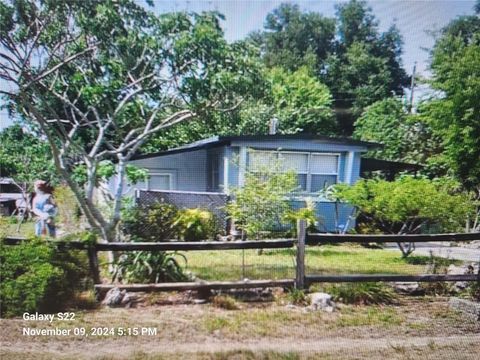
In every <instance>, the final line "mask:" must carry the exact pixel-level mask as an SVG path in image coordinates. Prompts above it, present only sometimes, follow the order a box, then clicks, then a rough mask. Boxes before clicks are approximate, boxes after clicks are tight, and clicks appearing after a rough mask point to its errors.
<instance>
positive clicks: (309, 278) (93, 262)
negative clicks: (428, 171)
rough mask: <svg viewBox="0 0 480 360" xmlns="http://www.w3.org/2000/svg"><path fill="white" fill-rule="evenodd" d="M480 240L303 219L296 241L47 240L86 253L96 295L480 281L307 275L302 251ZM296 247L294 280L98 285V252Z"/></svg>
mask: <svg viewBox="0 0 480 360" xmlns="http://www.w3.org/2000/svg"><path fill="white" fill-rule="evenodd" d="M472 240H480V233H466V234H429V235H424V234H420V235H349V234H307V232H306V224H305V221H303V220H302V221H299V222H298V225H297V238H296V239H282V240H259V241H225V242H221V241H209V242H161V243H152V242H129V243H125V242H111V243H96V244H88V243H85V242H80V241H68V242H65V241H51V242H52V243H54V244H56V246H58V247H60V248H61V247H64V248H70V249H79V250H86V251H87V252H88V256H89V263H90V270H91V273H92V277H93V279H94V282H95V289H96V291H97V292H99V293H100V294H101V293H105V292H106V291H108V290H109V289H112V288H114V287H118V288H120V289H125V290H127V291H182V290H208V289H210V290H226V289H239V288H240V289H241V288H266V287H296V288H297V289H305V288H308V287H309V286H310V285H311V284H313V283H325V282H366V281H369V282H371V281H384V282H397V281H401V282H408V281H425V282H434V281H478V282H480V270H479V271H478V273H477V274H460V275H454V274H422V275H391V274H339V275H316V274H306V273H305V249H306V247H307V246H318V245H322V244H325V243H329V244H332V243H334V244H336V243H361V244H368V243H372V242H379V243H399V242H401V243H420V242H461V241H472ZM3 241H4V243H5V244H7V245H16V244H19V243H21V242H22V241H26V239H24V238H13V237H9V238H5V239H4V240H3ZM288 248H295V249H296V266H295V273H296V276H295V279H277V280H272V279H265V280H244V281H200V282H171V283H156V284H103V283H101V281H100V272H99V262H98V257H97V253H98V252H99V251H114V252H126V251H138V250H141V251H187V252H188V251H215V250H218V251H225V250H247V249H288Z"/></svg>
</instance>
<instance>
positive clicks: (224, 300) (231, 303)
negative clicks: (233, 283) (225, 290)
mask: <svg viewBox="0 0 480 360" xmlns="http://www.w3.org/2000/svg"><path fill="white" fill-rule="evenodd" d="M212 304H213V306H215V307H218V308H222V309H225V310H238V309H239V306H238V304H237V302H236V301H235V299H234V298H233V297H231V296H228V295H217V296H215V297H214V298H213V300H212Z"/></svg>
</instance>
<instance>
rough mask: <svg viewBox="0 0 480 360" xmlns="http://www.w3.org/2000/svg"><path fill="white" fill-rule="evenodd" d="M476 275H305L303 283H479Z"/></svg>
mask: <svg viewBox="0 0 480 360" xmlns="http://www.w3.org/2000/svg"><path fill="white" fill-rule="evenodd" d="M479 280H480V276H479V275H478V274H464V275H448V274H424V275H382V274H378V275H361V274H352V275H348V274H347V275H307V276H305V283H306V284H307V286H308V285H310V284H312V283H318V282H330V283H337V282H375V281H385V282H412V281H419V282H436V281H479Z"/></svg>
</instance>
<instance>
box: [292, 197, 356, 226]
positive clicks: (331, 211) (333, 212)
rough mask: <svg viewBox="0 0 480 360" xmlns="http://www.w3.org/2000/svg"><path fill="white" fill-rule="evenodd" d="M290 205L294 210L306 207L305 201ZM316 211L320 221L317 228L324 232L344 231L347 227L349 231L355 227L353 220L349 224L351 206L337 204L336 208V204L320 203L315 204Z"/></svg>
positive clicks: (294, 202) (296, 201)
mask: <svg viewBox="0 0 480 360" xmlns="http://www.w3.org/2000/svg"><path fill="white" fill-rule="evenodd" d="M290 204H291V206H292V208H293V209H301V208H303V207H305V201H304V200H299V199H296V200H292V201H291V202H290ZM315 209H316V214H317V219H318V224H317V228H318V230H320V231H322V232H323V231H325V232H335V231H337V230H343V229H344V228H345V227H346V226H348V229H347V230H349V229H352V228H353V227H355V222H354V221H353V220H351V221H350V222H348V219H349V217H350V216H351V215H352V211H353V207H352V206H351V205H348V204H341V203H337V205H336V208H335V203H334V202H330V201H318V202H316V203H315ZM337 214H338V217H337Z"/></svg>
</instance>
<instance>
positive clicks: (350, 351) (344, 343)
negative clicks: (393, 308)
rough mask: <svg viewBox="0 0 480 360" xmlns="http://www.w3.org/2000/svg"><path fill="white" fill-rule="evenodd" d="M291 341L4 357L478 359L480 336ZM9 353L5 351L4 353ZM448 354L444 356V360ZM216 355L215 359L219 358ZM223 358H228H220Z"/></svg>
mask: <svg viewBox="0 0 480 360" xmlns="http://www.w3.org/2000/svg"><path fill="white" fill-rule="evenodd" d="M289 340H290V341H284V340H283V341H282V340H274V339H263V340H258V341H247V342H225V341H222V340H217V341H208V342H205V343H188V342H187V343H182V344H175V343H173V344H172V343H171V342H151V343H149V344H148V345H147V346H146V345H136V344H135V343H123V344H118V342H115V341H104V342H102V344H101V345H100V346H98V347H97V348H95V349H92V347H91V346H90V345H88V344H81V343H80V344H75V346H69V347H65V346H62V347H59V348H57V349H52V348H49V349H41V347H37V346H35V347H32V344H29V343H27V342H25V343H23V344H21V345H19V344H16V346H15V352H10V351H8V350H7V351H6V352H4V354H3V356H2V359H3V360H7V359H18V358H19V353H22V354H24V355H26V356H27V358H30V357H29V356H28V354H30V356H32V357H31V358H32V359H34V358H37V357H36V355H35V354H37V355H38V356H39V357H38V358H42V359H43V358H52V359H70V358H71V359H73V358H75V359H103V358H105V359H107V358H108V359H110V358H112V359H130V358H157V357H160V356H163V357H165V358H195V357H196V356H197V355H199V354H201V355H200V356H208V354H211V355H212V356H213V355H214V354H217V357H218V354H225V356H226V357H225V358H228V355H226V354H249V353H256V354H261V353H267V354H268V353H271V354H278V353H280V354H292V353H295V354H297V355H298V356H304V357H308V356H312V355H314V354H316V355H320V354H324V355H332V356H335V358H358V359H360V358H364V357H368V358H369V359H377V358H379V359H380V358H383V357H384V356H385V355H386V354H391V355H397V356H400V358H409V356H414V355H415V354H416V355H419V354H423V357H424V358H430V356H429V355H431V356H432V358H433V355H435V358H436V359H438V358H445V359H450V358H457V359H477V357H478V353H479V352H480V335H466V336H450V337H412V338H380V339H343V338H337V339H326V340H322V339H318V340H314V341H312V340H310V341H302V340H294V339H289ZM4 350H6V349H4ZM443 356H444V357H443ZM217 357H215V358H217ZM220 358H223V357H220Z"/></svg>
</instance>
